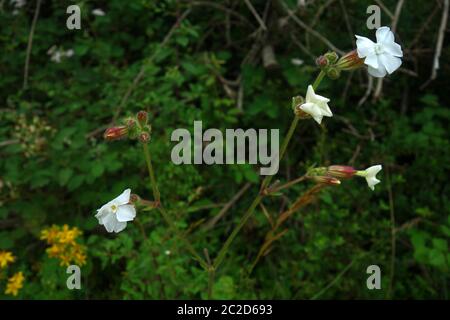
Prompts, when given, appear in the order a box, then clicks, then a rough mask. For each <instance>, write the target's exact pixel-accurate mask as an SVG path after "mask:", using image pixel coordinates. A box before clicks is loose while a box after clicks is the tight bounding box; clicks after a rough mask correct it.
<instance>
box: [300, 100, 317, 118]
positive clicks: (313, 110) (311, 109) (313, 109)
mask: <svg viewBox="0 0 450 320" xmlns="http://www.w3.org/2000/svg"><path fill="white" fill-rule="evenodd" d="M300 109H302V110H303V111H305V112H306V113H307V114H309V115H311V116H314V115H317V114H320V109H319V108H318V107H317V105H316V104H315V103H312V102H307V103H304V104H302V105H301V106H300Z"/></svg>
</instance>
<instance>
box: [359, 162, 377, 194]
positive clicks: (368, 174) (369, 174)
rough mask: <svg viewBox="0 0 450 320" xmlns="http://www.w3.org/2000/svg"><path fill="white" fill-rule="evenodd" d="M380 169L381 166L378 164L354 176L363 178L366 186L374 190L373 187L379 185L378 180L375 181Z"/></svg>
mask: <svg viewBox="0 0 450 320" xmlns="http://www.w3.org/2000/svg"><path fill="white" fill-rule="evenodd" d="M381 169H382V166H381V165H380V164H378V165H376V166H371V167H370V168H367V169H366V170H363V171H357V172H356V175H358V176H360V177H363V178H365V179H366V181H367V185H368V186H369V188H370V189H372V190H375V185H377V184H378V183H380V180H378V179H377V177H376V175H377V173H378V172H380V171H381Z"/></svg>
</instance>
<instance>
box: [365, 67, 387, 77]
mask: <svg viewBox="0 0 450 320" xmlns="http://www.w3.org/2000/svg"><path fill="white" fill-rule="evenodd" d="M368 71H369V74H370V75H371V76H372V77H375V78H383V77H384V76H385V75H386V68H385V67H384V66H379V68H378V69H375V68H372V67H371V66H369V68H368Z"/></svg>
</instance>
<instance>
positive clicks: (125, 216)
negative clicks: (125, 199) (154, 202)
mask: <svg viewBox="0 0 450 320" xmlns="http://www.w3.org/2000/svg"><path fill="white" fill-rule="evenodd" d="M116 216H117V220H118V221H119V222H126V221H132V220H133V219H134V217H136V209H135V208H134V206H132V205H130V204H126V205H122V206H119V209H117V212H116Z"/></svg>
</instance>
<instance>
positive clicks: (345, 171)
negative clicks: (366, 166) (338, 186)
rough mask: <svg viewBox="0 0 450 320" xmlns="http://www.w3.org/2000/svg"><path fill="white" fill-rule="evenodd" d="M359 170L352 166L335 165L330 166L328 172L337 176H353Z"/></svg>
mask: <svg viewBox="0 0 450 320" xmlns="http://www.w3.org/2000/svg"><path fill="white" fill-rule="evenodd" d="M356 172H357V170H356V169H355V168H353V167H350V166H340V165H333V166H329V167H328V170H327V174H328V175H330V176H332V177H335V178H347V179H348V178H351V177H353V176H354V175H355V174H356Z"/></svg>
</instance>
